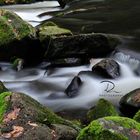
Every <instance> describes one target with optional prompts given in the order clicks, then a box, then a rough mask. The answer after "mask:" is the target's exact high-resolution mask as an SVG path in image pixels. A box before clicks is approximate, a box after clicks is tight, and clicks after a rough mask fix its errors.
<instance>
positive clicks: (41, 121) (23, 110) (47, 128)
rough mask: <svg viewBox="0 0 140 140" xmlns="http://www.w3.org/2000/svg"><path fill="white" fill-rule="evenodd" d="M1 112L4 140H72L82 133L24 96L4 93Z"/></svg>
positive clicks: (0, 106)
mask: <svg viewBox="0 0 140 140" xmlns="http://www.w3.org/2000/svg"><path fill="white" fill-rule="evenodd" d="M0 111H1V112H0V124H1V132H0V133H1V137H0V138H1V139H4V138H10V139H16V140H30V139H31V138H35V139H37V140H42V139H47V140H52V139H56V140H60V139H62V138H63V136H64V138H65V140H67V138H68V140H73V139H75V138H76V136H77V133H78V131H79V130H80V127H79V126H78V125H76V124H74V123H72V122H70V121H68V120H65V119H63V118H61V117H59V116H57V115H56V114H54V113H53V112H52V111H51V110H49V109H48V108H47V107H44V106H42V105H41V104H40V103H38V102H37V101H35V100H34V99H32V98H31V97H29V96H27V95H25V94H23V93H13V92H3V93H1V94H0ZM61 124H62V125H61ZM65 125H66V126H65ZM63 126H64V127H63ZM64 129H65V130H64ZM62 140H63V139H62Z"/></svg>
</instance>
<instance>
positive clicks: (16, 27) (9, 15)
mask: <svg viewBox="0 0 140 140" xmlns="http://www.w3.org/2000/svg"><path fill="white" fill-rule="evenodd" d="M42 54H43V49H42V48H41V47H40V41H39V40H38V39H37V37H36V30H35V28H33V27H32V26H31V25H30V24H28V23H27V22H25V21H23V20H22V19H21V18H20V17H19V16H18V15H16V14H15V13H13V12H12V11H8V10H4V9H0V60H2V61H9V60H10V59H11V58H12V57H18V58H23V59H25V60H26V62H27V63H33V62H36V61H40V59H41V57H42Z"/></svg>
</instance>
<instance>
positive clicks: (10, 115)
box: [3, 107, 20, 123]
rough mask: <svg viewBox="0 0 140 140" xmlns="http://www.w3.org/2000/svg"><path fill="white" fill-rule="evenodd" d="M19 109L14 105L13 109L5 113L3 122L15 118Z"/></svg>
mask: <svg viewBox="0 0 140 140" xmlns="http://www.w3.org/2000/svg"><path fill="white" fill-rule="evenodd" d="M19 111H20V108H16V107H15V108H14V110H13V111H11V112H10V113H9V114H7V115H6V116H5V117H4V119H3V122H5V123H7V122H10V121H12V120H15V119H16V118H17V117H18V115H19Z"/></svg>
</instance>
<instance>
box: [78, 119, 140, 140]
mask: <svg viewBox="0 0 140 140" xmlns="http://www.w3.org/2000/svg"><path fill="white" fill-rule="evenodd" d="M138 139H140V124H139V123H138V122H136V121H134V120H132V119H129V118H125V117H105V118H100V119H98V120H95V121H92V122H91V123H90V124H89V125H88V126H87V127H85V128H84V129H83V130H81V132H80V134H79V136H78V137H77V140H138Z"/></svg>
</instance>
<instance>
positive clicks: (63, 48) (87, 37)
mask: <svg viewBox="0 0 140 140" xmlns="http://www.w3.org/2000/svg"><path fill="white" fill-rule="evenodd" d="M110 38H111V37H109V39H108V35H105V34H97V33H91V34H80V35H72V36H60V37H55V38H51V40H50V39H49V40H47V39H45V41H46V43H45V47H46V49H47V51H46V55H45V58H46V59H47V60H57V59H61V58H74V57H75V58H81V59H84V60H85V59H86V60H87V59H90V58H93V57H94V58H95V57H103V56H106V55H108V54H109V53H110V52H112V51H113V50H114V49H115V47H116V45H117V41H115V42H114V44H113V43H110ZM116 40H117V39H116ZM111 42H112V41H111Z"/></svg>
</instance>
